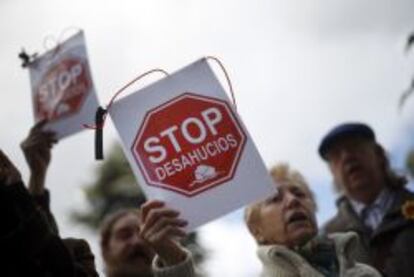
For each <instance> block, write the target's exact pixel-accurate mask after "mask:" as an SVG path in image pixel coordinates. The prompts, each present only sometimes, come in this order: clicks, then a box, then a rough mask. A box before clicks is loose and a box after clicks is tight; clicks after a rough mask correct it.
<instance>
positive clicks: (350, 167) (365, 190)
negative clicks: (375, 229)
mask: <svg viewBox="0 0 414 277" xmlns="http://www.w3.org/2000/svg"><path fill="white" fill-rule="evenodd" d="M326 157H327V160H328V163H329V167H330V170H331V172H332V175H333V177H334V179H335V182H337V184H338V185H339V186H340V187H341V188H342V189H343V190H344V193H345V194H346V195H347V196H349V197H351V198H352V199H355V200H357V201H360V202H362V203H366V204H370V203H372V201H374V200H375V199H376V197H377V195H378V194H379V192H380V191H381V189H382V188H383V187H384V176H383V167H384V157H383V156H382V155H381V154H380V151H379V149H378V147H377V145H376V144H375V143H374V142H372V141H370V140H367V139H365V138H362V137H344V138H342V139H339V140H338V141H337V142H335V143H334V144H333V145H332V146H331V147H330V148H329V151H328V153H327V156H326Z"/></svg>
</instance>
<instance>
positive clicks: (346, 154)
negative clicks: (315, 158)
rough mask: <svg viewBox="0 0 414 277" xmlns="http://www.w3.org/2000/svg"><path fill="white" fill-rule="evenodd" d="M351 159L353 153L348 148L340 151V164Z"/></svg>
mask: <svg viewBox="0 0 414 277" xmlns="http://www.w3.org/2000/svg"><path fill="white" fill-rule="evenodd" d="M351 158H352V151H350V150H349V149H348V148H346V147H343V148H341V149H340V150H339V162H340V163H341V164H343V163H344V162H347V161H349V160H350V159H351Z"/></svg>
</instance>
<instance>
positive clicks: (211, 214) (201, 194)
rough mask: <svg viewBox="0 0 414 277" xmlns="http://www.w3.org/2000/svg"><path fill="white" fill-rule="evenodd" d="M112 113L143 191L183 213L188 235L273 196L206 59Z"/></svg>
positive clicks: (135, 95) (115, 107) (122, 102)
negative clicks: (210, 222) (198, 228)
mask: <svg viewBox="0 0 414 277" xmlns="http://www.w3.org/2000/svg"><path fill="white" fill-rule="evenodd" d="M109 113H110V115H111V117H112V119H113V121H114V123H115V126H116V129H117V130H118V132H119V134H120V136H121V139H122V142H123V149H124V152H125V154H126V156H127V158H128V160H129V162H130V164H131V167H132V170H133V172H134V174H135V176H136V178H137V180H138V183H139V184H140V185H141V187H142V189H143V191H144V192H145V194H146V195H147V197H148V198H149V199H159V200H163V201H165V202H166V203H167V204H168V206H169V207H172V208H175V209H177V210H179V211H180V212H181V216H182V217H183V218H184V219H186V220H188V221H189V226H188V228H187V230H192V229H194V228H195V227H198V226H200V225H201V224H204V223H206V222H208V221H210V220H213V219H215V218H217V217H220V216H222V215H224V214H226V213H228V212H231V211H233V210H235V209H238V208H240V207H242V206H244V205H246V204H248V203H250V202H253V201H255V200H258V199H260V198H265V197H267V196H269V195H270V194H271V193H274V192H275V186H274V185H273V183H272V180H271V178H270V176H269V174H268V171H267V169H266V167H265V165H264V164H263V161H262V159H261V157H260V155H259V153H258V151H257V149H256V147H255V145H254V144H253V141H252V139H251V137H250V135H249V134H248V132H247V130H246V128H245V127H244V125H243V123H242V122H241V120H240V118H239V117H238V115H237V114H236V112H235V111H234V110H233V108H232V107H231V105H230V104H229V99H228V98H227V96H226V94H225V92H224V90H223V88H222V87H221V85H220V83H219V81H218V80H217V79H216V77H215V75H214V73H213V71H212V70H211V68H210V67H209V65H208V63H207V61H206V60H205V59H201V60H199V61H196V62H195V63H193V64H191V65H189V66H187V67H185V68H183V69H181V70H180V71H178V72H176V73H175V74H173V75H170V76H168V77H166V78H163V79H162V80H160V81H158V82H156V83H154V84H152V85H150V86H148V87H146V88H144V89H142V90H140V91H137V92H135V93H133V94H131V95H129V96H127V97H125V98H123V99H121V100H119V101H117V102H115V104H114V105H113V106H112V107H111V108H110V109H109Z"/></svg>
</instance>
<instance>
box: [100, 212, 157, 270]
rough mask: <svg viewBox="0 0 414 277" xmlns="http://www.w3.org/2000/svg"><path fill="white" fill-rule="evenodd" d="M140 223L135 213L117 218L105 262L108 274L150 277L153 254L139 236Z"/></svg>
mask: <svg viewBox="0 0 414 277" xmlns="http://www.w3.org/2000/svg"><path fill="white" fill-rule="evenodd" d="M139 230H140V221H139V218H138V215H137V214H135V213H128V214H126V215H124V216H122V217H121V218H119V219H118V220H117V221H116V222H115V224H114V225H113V227H112V232H111V237H110V239H109V242H108V249H107V251H106V255H105V256H106V257H105V261H106V263H107V269H108V271H109V273H111V272H112V273H117V275H119V276H152V273H151V263H152V259H153V257H154V252H153V251H152V250H151V249H150V248H149V247H148V245H147V244H146V242H145V241H144V240H143V239H142V238H141V237H140V235H139Z"/></svg>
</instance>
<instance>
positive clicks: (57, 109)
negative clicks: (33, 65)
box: [34, 58, 91, 121]
mask: <svg viewBox="0 0 414 277" xmlns="http://www.w3.org/2000/svg"><path fill="white" fill-rule="evenodd" d="M90 88H91V79H90V75H89V72H88V68H87V67H86V65H85V64H84V63H82V62H81V61H79V60H78V59H74V58H68V59H65V60H62V61H60V62H59V63H58V64H57V65H55V66H54V67H52V68H51V69H50V70H49V71H48V72H47V73H46V74H45V75H44V76H43V78H42V80H41V82H40V83H39V85H38V86H37V88H36V93H35V95H34V98H35V99H34V111H35V118H36V121H40V120H43V119H48V120H50V121H53V120H57V119H60V118H62V117H65V116H69V115H72V114H74V113H76V112H77V111H78V110H79V109H80V108H81V106H82V104H83V103H84V101H85V99H86V97H87V95H88V93H89V90H90Z"/></svg>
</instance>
